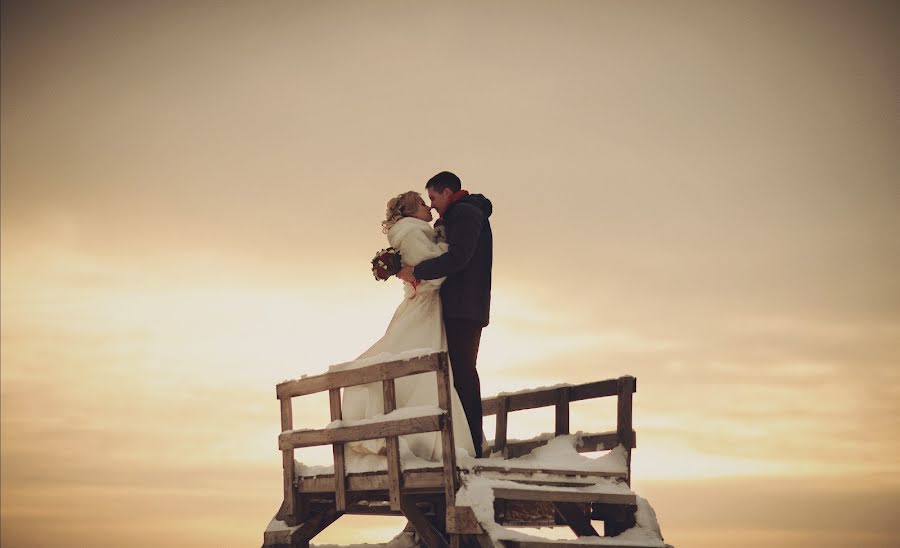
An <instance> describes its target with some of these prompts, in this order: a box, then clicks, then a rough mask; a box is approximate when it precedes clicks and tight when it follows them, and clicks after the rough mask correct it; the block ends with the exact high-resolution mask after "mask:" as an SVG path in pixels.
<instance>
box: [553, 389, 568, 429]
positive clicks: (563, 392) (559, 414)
mask: <svg viewBox="0 0 900 548" xmlns="http://www.w3.org/2000/svg"><path fill="white" fill-rule="evenodd" d="M568 433H569V389H568V388H557V393H556V435H557V436H562V435H564V434H568Z"/></svg>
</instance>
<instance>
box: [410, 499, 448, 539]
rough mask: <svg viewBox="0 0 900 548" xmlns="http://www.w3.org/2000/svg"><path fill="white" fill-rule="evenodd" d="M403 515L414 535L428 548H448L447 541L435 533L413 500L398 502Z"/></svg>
mask: <svg viewBox="0 0 900 548" xmlns="http://www.w3.org/2000/svg"><path fill="white" fill-rule="evenodd" d="M400 504H401V506H402V510H403V515H404V516H406V519H408V520H409V521H410V523H412V524H413V527H415V529H416V533H417V534H418V535H419V537H420V538H421V539H422V540H423V541H424V542H425V546H427V547H428V548H449V545H448V544H447V540H446V539H445V538H444V537H443V536H442V535H441V534H440V533H438V532H437V530H436V529H435V528H434V526H433V525H432V524H431V522H430V521H428V518H426V517H425V514H423V513H422V511H421V510H419V508H418V506H416V503H415V500H414V499H412V498H410V497H403V498H402V499H401V502H400Z"/></svg>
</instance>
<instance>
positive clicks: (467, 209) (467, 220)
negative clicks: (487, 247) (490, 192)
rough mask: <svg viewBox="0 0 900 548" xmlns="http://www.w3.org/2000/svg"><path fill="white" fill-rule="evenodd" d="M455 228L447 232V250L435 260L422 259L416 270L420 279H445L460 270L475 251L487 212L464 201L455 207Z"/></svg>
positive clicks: (416, 274) (414, 270)
mask: <svg viewBox="0 0 900 548" xmlns="http://www.w3.org/2000/svg"><path fill="white" fill-rule="evenodd" d="M452 224H453V227H452V230H448V231H447V244H448V245H449V246H450V247H449V249H448V250H447V252H446V253H444V254H443V255H441V256H439V257H435V258H434V259H428V260H427V261H422V262H421V263H419V264H418V265H416V267H415V268H414V269H413V276H415V277H416V278H417V279H419V280H434V279H436V278H443V277H444V276H447V275H449V274H453V273H454V272H459V271H460V270H462V269H463V268H465V267H466V265H468V264H469V261H471V260H472V256H473V255H474V254H475V248H476V247H477V246H478V238H479V236H481V228H482V227H483V226H484V213H482V212H481V210H480V209H478V208H477V207H476V206H473V205H470V204H465V203H461V204H458V205H457V206H456V207H454V208H453V223H452Z"/></svg>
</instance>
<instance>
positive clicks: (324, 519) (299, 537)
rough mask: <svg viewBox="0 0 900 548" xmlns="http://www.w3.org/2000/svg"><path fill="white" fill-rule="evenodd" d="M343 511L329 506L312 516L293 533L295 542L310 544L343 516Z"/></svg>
mask: <svg viewBox="0 0 900 548" xmlns="http://www.w3.org/2000/svg"><path fill="white" fill-rule="evenodd" d="M341 515H342V512H338V511H337V510H334V509H333V508H329V509H328V510H325V511H324V512H320V513H318V514H316V515H315V516H312V517H311V518H309V519H308V520H306V521H305V522H303V524H302V525H301V526H300V527H299V528H298V529H297V531H296V532H295V534H294V535H293V537H294V538H293V539H292V540H293V543H295V544H298V543H300V544H304V545H307V546H308V545H309V541H311V540H312V539H313V537H315V536H316V535H318V534H319V533H321V532H322V531H324V530H325V529H326V528H327V527H328V526H329V525H331V524H332V523H334V522H335V521H337V519H338V518H339V517H341Z"/></svg>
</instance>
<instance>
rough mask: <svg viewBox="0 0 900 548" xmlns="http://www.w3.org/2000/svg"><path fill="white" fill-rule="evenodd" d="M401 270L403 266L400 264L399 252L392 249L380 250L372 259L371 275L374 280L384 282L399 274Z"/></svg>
mask: <svg viewBox="0 0 900 548" xmlns="http://www.w3.org/2000/svg"><path fill="white" fill-rule="evenodd" d="M401 268H403V265H402V264H401V263H400V250H398V249H395V248H393V247H388V248H386V249H382V250H381V251H379V252H378V253H376V254H375V258H374V259H372V274H373V275H374V276H375V279H376V280H381V281H385V280H387V279H388V278H390V277H391V276H393V275H394V274H396V273H398V272H400V269H401Z"/></svg>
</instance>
